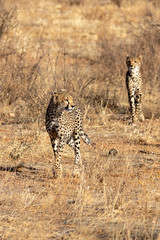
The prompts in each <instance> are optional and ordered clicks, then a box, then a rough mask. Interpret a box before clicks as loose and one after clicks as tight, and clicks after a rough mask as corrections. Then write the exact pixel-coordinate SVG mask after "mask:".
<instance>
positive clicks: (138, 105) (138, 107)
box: [135, 90, 144, 122]
mask: <svg viewBox="0 0 160 240" xmlns="http://www.w3.org/2000/svg"><path fill="white" fill-rule="evenodd" d="M141 102H142V93H141V92H140V90H137V93H136V99H135V106H136V110H135V111H136V112H135V114H136V118H137V119H139V120H140V121H142V122H143V121H144V115H143V113H142V109H141Z"/></svg>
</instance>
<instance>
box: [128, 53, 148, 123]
mask: <svg viewBox="0 0 160 240" xmlns="http://www.w3.org/2000/svg"><path fill="white" fill-rule="evenodd" d="M141 61H142V56H141V55H140V56H139V57H137V58H131V57H129V56H127V57H126V64H127V67H128V71H127V73H126V86H127V90H128V99H129V104H130V111H131V117H132V119H131V120H132V122H136V121H137V120H141V121H144V116H143V113H142V110H141V102H142V89H141V88H142V78H141V72H140V65H141Z"/></svg>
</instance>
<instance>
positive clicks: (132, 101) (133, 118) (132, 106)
mask: <svg viewBox="0 0 160 240" xmlns="http://www.w3.org/2000/svg"><path fill="white" fill-rule="evenodd" d="M134 95H135V93H134V91H131V92H130V91H128V98H129V104H130V112H131V122H132V123H134V122H136V121H137V120H138V119H137V117H136V114H135V99H134Z"/></svg>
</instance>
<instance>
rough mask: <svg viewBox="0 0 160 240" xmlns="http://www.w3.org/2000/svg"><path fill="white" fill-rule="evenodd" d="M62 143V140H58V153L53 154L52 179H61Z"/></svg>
mask: <svg viewBox="0 0 160 240" xmlns="http://www.w3.org/2000/svg"><path fill="white" fill-rule="evenodd" d="M63 146H64V141H63V140H62V138H60V139H59V144H58V151H57V153H56V154H55V163H54V167H53V176H54V178H59V177H60V178H61V176H62V164H61V154H62V151H63Z"/></svg>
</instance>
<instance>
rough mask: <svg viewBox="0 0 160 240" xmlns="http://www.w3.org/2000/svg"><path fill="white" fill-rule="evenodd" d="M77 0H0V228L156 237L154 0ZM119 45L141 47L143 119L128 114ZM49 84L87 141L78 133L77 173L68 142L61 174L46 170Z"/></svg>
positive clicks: (26, 233)
mask: <svg viewBox="0 0 160 240" xmlns="http://www.w3.org/2000/svg"><path fill="white" fill-rule="evenodd" d="M79 2H80V4H79V5H78V3H76V1H74V0H73V1H72V2H71V1H69V0H66V1H61V0H56V1H52V0H47V1H45V0H41V1H38V0H34V1H26V0H18V1H16V3H15V2H14V3H12V2H11V1H6V2H1V3H0V7H1V9H0V10H1V12H0V17H1V19H2V17H3V14H4V12H5V11H6V10H7V11H8V12H9V13H10V11H13V13H14V14H15V15H14V17H13V18H12V17H10V20H11V21H8V22H6V23H5V24H6V25H5V28H4V29H3V26H2V25H1V27H2V30H3V31H2V32H1V34H0V46H1V48H0V49H1V50H0V55H1V62H0V73H1V74H0V76H1V81H0V90H1V95H0V123H1V126H0V140H1V144H0V152H1V154H0V184H1V188H0V212H1V214H0V239H2V240H3V239H34V240H35V239H47V240H51V239H56V240H60V239H61V240H62V239H72V240H82V239H85V240H96V239H97V240H98V239H117V240H119V239H126V240H131V239H137V240H139V239H141V240H142V239H154V240H158V239H160V220H159V219H160V190H159V185H160V181H159V180H160V168H159V159H160V136H159V125H160V119H159V118H160V108H159V100H160V99H159V71H160V68H159V61H160V59H159V54H158V53H159V50H160V45H159V25H158V24H159V21H158V19H159V15H160V10H159V1H157V0H155V1H143V0H142V1H126V0H120V1H118V0H117V1H116V0H115V1H106V2H107V3H106V2H105V1H102V0H101V1H98V0H95V1H93V2H92V1H89V0H83V1H79ZM104 2H105V4H104ZM118 6H119V7H118ZM15 7H16V8H15ZM4 10H5V11H4ZM5 13H6V12H5ZM8 16H10V15H8ZM4 20H5V19H4ZM1 22H3V21H0V24H1ZM15 23H17V24H15ZM14 24H15V25H14ZM6 29H7V30H6ZM126 54H135V55H136V54H142V55H143V59H144V60H143V64H142V76H143V82H144V89H143V92H144V98H143V110H144V115H145V117H146V120H145V122H144V123H139V124H137V125H133V126H128V125H127V124H126V123H127V121H128V112H129V111H128V107H129V106H128V99H127V91H126V87H125V73H126V64H125V56H126ZM58 87H59V88H64V87H65V88H66V89H67V90H68V91H69V92H70V93H71V94H72V95H73V96H74V97H75V99H76V102H77V104H79V105H80V107H82V108H83V112H84V128H85V129H86V132H87V133H88V135H89V136H90V137H91V139H92V140H93V141H94V142H96V146H95V147H89V146H86V145H85V144H83V143H82V144H81V145H82V146H81V153H82V161H83V167H82V170H81V172H82V173H81V176H80V178H79V179H74V178H72V170H73V162H74V152H73V151H72V150H71V149H70V148H69V147H68V146H66V148H65V149H64V154H63V158H62V165H63V177H62V179H58V180H54V179H53V178H52V171H51V169H52V166H53V161H54V159H53V152H52V148H51V144H50V140H49V137H48V135H47V133H46V130H45V127H44V118H45V111H46V107H47V104H48V102H49V99H50V91H51V90H54V89H55V88H58Z"/></svg>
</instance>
